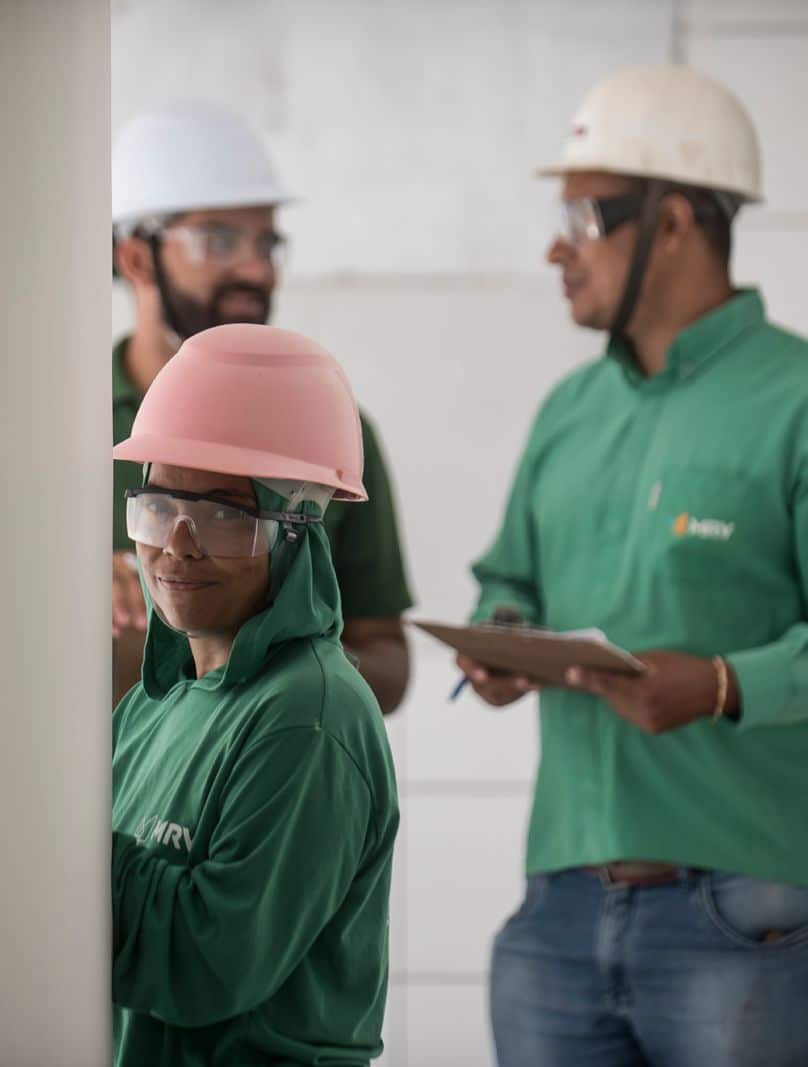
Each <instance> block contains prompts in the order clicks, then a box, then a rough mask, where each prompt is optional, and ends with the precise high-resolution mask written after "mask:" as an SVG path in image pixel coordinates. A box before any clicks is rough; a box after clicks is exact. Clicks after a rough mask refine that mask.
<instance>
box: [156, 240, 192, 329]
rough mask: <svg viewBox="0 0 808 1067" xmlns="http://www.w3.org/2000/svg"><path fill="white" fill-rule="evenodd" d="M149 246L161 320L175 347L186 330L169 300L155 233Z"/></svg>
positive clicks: (158, 243)
mask: <svg viewBox="0 0 808 1067" xmlns="http://www.w3.org/2000/svg"><path fill="white" fill-rule="evenodd" d="M148 242H149V248H150V249H151V255H152V265H153V268H154V281H155V284H156V285H157V292H158V293H159V294H160V304H161V306H162V309H163V321H164V322H165V324H166V327H167V328H168V330H169V331H170V332H171V334H173V335H174V336H173V338H172V339H171V343H172V344H174V343H175V339H176V347H177V348H179V346H180V345H181V344H182V342H183V341H184V340H185V339H186V338H187V337H188V331H187V330H185V329H184V327H183V325H182V323H181V322H180V317H179V314H178V313H177V309H176V308H175V307H174V305H173V303H172V302H171V297H170V296H169V295H168V282H167V281H166V272H165V270H164V269H163V261H162V259H161V258H160V247H161V246H160V236H159V234H157V233H152V234H151V235H150V236H149V237H148Z"/></svg>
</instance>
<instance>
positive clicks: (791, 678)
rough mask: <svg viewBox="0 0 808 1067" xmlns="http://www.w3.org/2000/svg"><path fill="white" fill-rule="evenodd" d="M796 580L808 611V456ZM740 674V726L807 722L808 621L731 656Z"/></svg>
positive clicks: (797, 519)
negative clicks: (764, 643)
mask: <svg viewBox="0 0 808 1067" xmlns="http://www.w3.org/2000/svg"><path fill="white" fill-rule="evenodd" d="M793 515H794V547H795V560H796V571H797V581H799V583H800V589H801V591H802V603H803V605H804V608H805V610H806V612H808V458H806V461H805V465H804V471H803V478H802V480H801V482H800V484H799V486H798V490H797V492H796V494H795V497H794V507H793ZM727 662H728V663H730V664H731V666H732V668H733V670H734V671H735V675H736V677H737V679H738V686H739V688H740V691H741V708H742V714H741V718H740V719H739V721H738V724H737V727H736V728H737V729H739V730H749V729H753V728H755V727H758V726H788V725H792V724H794V723H804V722H808V621H805V622H799V623H796V624H795V625H794V626H792V627H791V628H790V629H788V630H787V631H786V632H785V633H784V634H783V636H782V637H781V638H780V639H779V640H778V641H775V642H773V643H772V644H770V645H764V646H763V647H762V648H752V649H748V650H747V651H744V652H735V653H733V654H732V655H730V656H727Z"/></svg>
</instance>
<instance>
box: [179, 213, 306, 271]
mask: <svg viewBox="0 0 808 1067" xmlns="http://www.w3.org/2000/svg"><path fill="white" fill-rule="evenodd" d="M162 233H163V237H164V238H165V239H167V240H168V239H170V240H178V241H181V242H182V244H183V246H184V248H185V253H186V255H187V256H188V258H189V259H190V260H191V261H192V262H193V263H216V264H218V265H219V266H222V267H227V266H232V265H233V264H234V263H238V262H240V261H241V260H244V259H247V258H249V257H250V256H251V255H254V256H256V257H257V258H258V259H260V260H262V261H263V262H264V263H270V264H271V265H272V266H273V267H274V268H275V269H276V270H279V269H280V268H282V267H283V266H284V265H285V263H286V259H287V255H288V244H287V241H286V238H285V237H284V236H283V234H280V233H277V232H276V231H275V230H271V229H266V230H262V231H260V232H259V233H255V232H254V231H251V230H245V229H242V228H241V227H240V226H230V225H228V224H227V223H223V222H210V223H205V224H204V225H200V226H182V225H172V224H170V223H169V224H168V225H167V226H165V227H164V228H163V230H162Z"/></svg>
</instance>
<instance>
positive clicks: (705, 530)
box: [673, 511, 735, 541]
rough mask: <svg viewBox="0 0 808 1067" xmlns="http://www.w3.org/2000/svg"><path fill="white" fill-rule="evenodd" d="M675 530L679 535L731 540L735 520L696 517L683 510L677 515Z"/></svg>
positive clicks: (706, 539) (709, 539)
mask: <svg viewBox="0 0 808 1067" xmlns="http://www.w3.org/2000/svg"><path fill="white" fill-rule="evenodd" d="M673 532H674V534H676V536H677V537H700V538H702V539H703V540H705V541H729V539H730V537H732V535H733V533H734V532H735V523H734V522H722V521H721V520H720V519H695V518H693V516H692V515H688V513H687V512H686V511H683V512H682V514H681V515H678V516H677V517H676V521H675V522H674V524H673Z"/></svg>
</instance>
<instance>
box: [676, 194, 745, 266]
mask: <svg viewBox="0 0 808 1067" xmlns="http://www.w3.org/2000/svg"><path fill="white" fill-rule="evenodd" d="M670 192H672V193H679V195H680V196H683V197H684V198H685V199H686V200H688V201H689V202H690V204H691V206H692V208H693V214H694V216H695V219H696V222H697V223H698V225H699V226H700V227H701V228H702V230H703V231H704V236H705V237H706V239H707V244H708V245H709V246H710V248H711V249H712V250H713V252H714V253H715V255H716V257H717V258H718V260H719V261H720V262H721V263H722V264H723V265H724V266H728V265H729V261H730V257H731V256H732V222H733V219H734V218H735V215H736V214H737V213H738V209H739V207H740V206H741V202H740V200H739V199H738V197H736V196H734V195H733V194H732V193H723V192H719V191H717V190H713V189H705V188H704V187H703V186H698V185H678V184H673V183H672V184H671V186H670Z"/></svg>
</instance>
